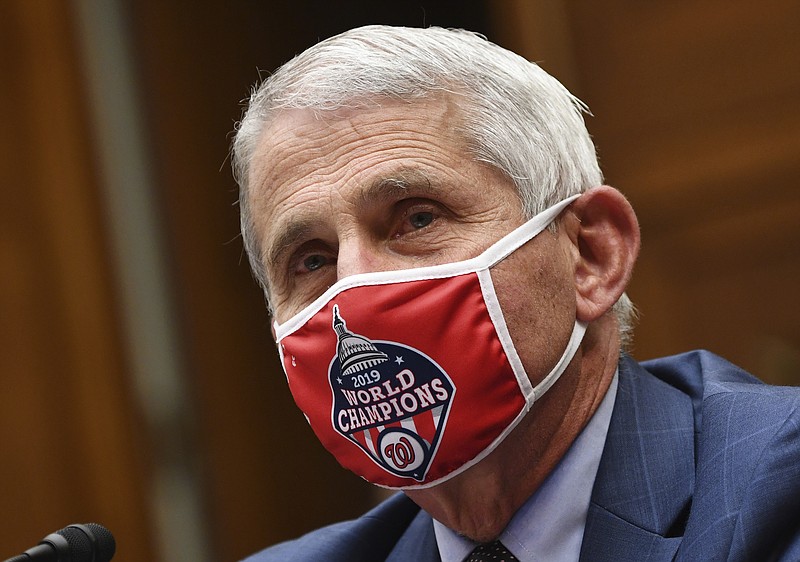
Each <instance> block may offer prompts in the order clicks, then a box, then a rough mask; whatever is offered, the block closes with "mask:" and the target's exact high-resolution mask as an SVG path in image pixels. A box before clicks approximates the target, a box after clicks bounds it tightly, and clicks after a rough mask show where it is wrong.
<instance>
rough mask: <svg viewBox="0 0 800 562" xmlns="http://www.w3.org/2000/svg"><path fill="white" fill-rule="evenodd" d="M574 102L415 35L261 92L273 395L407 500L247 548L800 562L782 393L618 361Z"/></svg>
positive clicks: (348, 53)
mask: <svg viewBox="0 0 800 562" xmlns="http://www.w3.org/2000/svg"><path fill="white" fill-rule="evenodd" d="M583 109H584V107H583V105H582V104H581V102H580V101H579V100H577V99H576V98H574V97H573V96H572V95H571V94H570V93H569V92H568V91H567V90H566V89H565V88H564V87H563V86H562V85H561V84H559V83H558V82H557V81H556V80H555V79H554V78H552V77H551V76H549V75H548V74H546V73H545V72H544V71H542V70H541V69H540V68H539V67H538V66H536V65H535V64H532V63H529V62H527V61H525V60H524V59H522V58H520V57H518V56H517V55H515V54H513V53H510V52H508V51H506V50H504V49H501V48H500V47H497V46H496V45H493V44H491V43H489V42H487V41H485V40H484V39H482V38H480V37H478V36H476V35H474V34H471V33H468V32H464V31H451V30H444V29H437V28H431V29H404V28H390V27H382V26H370V27H365V28H360V29H355V30H352V31H349V32H347V33H344V34H342V35H340V36H337V37H334V38H331V39H328V40H327V41H323V42H322V43H320V44H318V45H316V46H314V47H312V48H310V49H308V50H307V51H306V52H304V53H303V54H301V55H299V56H298V57H296V58H295V59H294V60H292V61H290V62H289V63H287V64H286V65H284V66H283V67H282V68H281V69H279V70H278V71H277V72H276V73H275V74H274V75H272V76H271V77H270V78H268V79H267V80H266V81H265V82H264V83H263V84H262V85H261V86H260V87H259V88H258V89H257V90H256V91H255V93H254V94H253V96H252V98H251V100H250V104H249V108H248V109H247V112H246V114H245V116H244V118H243V119H242V122H241V123H240V126H239V128H238V130H237V135H236V139H235V141H234V147H233V150H234V166H235V171H236V174H237V178H238V180H239V182H240V186H241V196H240V204H241V211H242V231H243V236H244V241H245V244H246V248H247V251H248V254H249V256H250V261H251V264H252V267H253V270H254V272H255V275H256V277H257V278H258V280H259V281H260V282H261V283H262V285H263V287H264V289H265V292H266V294H267V298H268V302H269V304H270V308H271V313H272V315H273V318H274V321H275V325H274V335H275V338H276V341H277V343H278V349H279V352H280V356H281V361H282V363H283V367H284V369H285V371H286V375H287V379H288V382H289V387H290V389H291V392H292V394H293V396H294V398H295V400H296V402H297V404H298V406H299V407H300V408H301V409H302V410H303V412H304V413H305V415H306V417H307V419H308V421H309V423H310V424H311V426H312V428H313V429H314V431H315V433H316V434H317V436H318V437H319V438H320V440H321V441H322V443H323V444H324V445H325V447H326V448H327V449H328V450H329V451H330V452H331V453H332V454H333V455H335V456H336V458H337V459H338V460H339V462H340V463H341V464H342V465H343V466H345V467H347V468H348V469H350V470H352V471H354V472H355V473H356V474H358V475H360V476H362V477H363V478H365V479H367V480H369V481H370V482H373V483H375V484H377V485H379V486H383V487H386V488H391V489H399V490H402V491H403V493H402V494H397V495H395V496H393V497H392V498H390V499H389V500H388V501H386V502H384V503H383V504H382V505H380V506H378V507H377V508H376V509H374V510H373V511H371V512H370V513H368V514H366V515H365V516H363V517H362V518H360V519H358V520H356V521H352V522H348V523H342V524H339V525H335V526H332V527H328V528H325V529H321V530H319V531H317V532H314V533H311V534H309V535H307V536H305V537H302V538H300V539H297V540H295V541H291V542H288V543H284V544H281V545H278V546H275V547H273V548H270V549H267V550H265V551H263V552H261V553H259V554H256V555H255V556H253V557H252V558H251V559H249V560H251V561H253V562H258V561H265V560H281V561H285V560H326V561H329V560H342V561H344V560H347V561H353V560H409V561H426V560H431V561H432V560H444V561H459V562H460V561H462V560H548V561H550V560H578V559H580V560H615V561H617V560H674V559H678V560H761V559H781V560H784V559H785V560H798V559H800V538H799V537H798V530H799V529H798V524H799V523H800V439H798V437H799V436H800V414H798V412H797V409H798V406H800V392H798V391H797V390H794V389H785V388H784V389H778V388H774V387H769V386H766V385H762V384H760V383H759V382H758V381H757V380H755V379H754V378H752V377H751V376H750V375H748V374H746V373H744V372H743V371H741V370H739V369H737V368H736V367H734V366H733V365H731V364H729V363H727V362H725V361H724V360H722V359H720V358H718V357H715V356H713V355H711V354H709V353H705V352H695V353H690V354H686V355H683V356H679V357H673V358H667V359H660V360H657V361H652V362H649V363H645V364H642V365H639V364H637V363H636V362H634V361H633V360H632V359H630V358H629V357H627V356H625V355H624V353H622V352H621V350H623V349H624V345H625V341H626V339H627V338H628V337H629V334H630V329H631V320H632V318H631V317H632V305H631V304H630V301H629V300H628V298H627V297H626V295H625V292H624V291H625V288H626V285H627V284H628V281H629V279H630V276H631V272H632V269H633V265H634V261H635V259H636V256H637V252H638V250H639V230H638V225H637V221H636V216H635V214H634V211H633V209H632V208H631V206H630V204H629V203H628V201H627V200H626V199H625V198H624V197H623V196H622V195H621V194H620V193H619V192H618V191H616V190H615V189H613V188H611V187H608V186H605V185H603V181H602V176H601V173H600V170H599V167H598V164H597V159H596V156H595V150H594V146H593V144H592V141H591V139H590V137H589V134H588V133H587V131H586V128H585V125H584V122H583V117H582V111H583ZM420 508H421V509H420Z"/></svg>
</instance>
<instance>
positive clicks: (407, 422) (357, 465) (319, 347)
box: [275, 196, 585, 489]
mask: <svg viewBox="0 0 800 562" xmlns="http://www.w3.org/2000/svg"><path fill="white" fill-rule="evenodd" d="M576 198H577V196H574V197H571V198H569V199H566V200H564V201H561V202H560V203H558V204H556V205H554V206H553V207H550V208H549V209H547V210H545V211H544V212H542V213H540V214H538V215H536V216H535V217H534V218H532V219H531V220H529V221H528V222H526V223H525V224H523V225H522V226H520V227H519V228H517V229H516V230H514V231H513V232H511V233H510V234H508V235H507V236H505V237H503V238H502V239H501V240H500V241H498V242H497V243H495V244H493V245H492V246H491V247H490V248H489V249H487V250H486V251H485V252H483V253H482V254H480V255H479V256H478V257H476V258H473V259H470V260H466V261H461V262H456V263H449V264H444V265H437V266H432V267H423V268H417V269H408V270H401V271H386V272H375V273H365V274H358V275H353V276H351V277H347V278H345V279H341V280H340V281H339V282H337V283H336V284H335V285H333V286H332V287H331V288H330V289H328V290H327V291H326V292H325V293H324V294H323V295H322V296H320V297H319V298H318V299H316V300H315V301H314V302H313V303H312V304H311V305H309V306H308V307H307V308H306V309H304V310H303V311H302V312H300V313H299V314H297V315H296V316H294V317H293V318H291V319H290V320H289V321H287V322H286V323H284V324H280V325H278V324H276V325H275V333H276V339H277V341H278V348H279V351H280V355H281V362H282V364H283V368H284V370H285V372H286V377H287V379H288V382H289V388H290V389H291V392H292V395H293V396H294V399H295V402H297V405H298V406H299V407H300V409H301V410H302V411H303V413H304V414H305V416H306V419H307V420H308V422H309V423H310V424H311V427H312V428H313V430H314V432H315V433H316V435H317V437H318V438H319V439H320V441H321V442H322V444H323V445H324V446H325V448H327V449H328V450H329V451H330V452H331V453H332V454H333V455H334V456H335V457H336V459H337V460H338V461H339V463H341V464H342V466H344V467H345V468H348V469H349V470H351V471H353V472H355V473H356V474H358V475H359V476H361V477H363V478H364V479H366V480H368V481H369V482H372V483H374V484H377V485H379V486H383V487H387V488H400V489H412V488H427V487H430V486H433V485H436V484H438V483H440V482H442V481H444V480H446V479H449V478H452V477H453V476H456V475H457V474H460V473H461V472H463V471H464V470H466V469H467V468H469V467H470V466H472V465H474V464H475V463H477V462H479V461H480V460H481V459H483V458H484V457H485V456H486V455H488V454H489V453H490V452H491V451H493V450H494V449H495V448H496V447H497V445H498V444H500V442H501V441H502V440H503V439H504V438H505V437H506V436H507V435H508V434H509V433H510V432H511V430H512V429H514V427H515V426H516V425H517V424H518V423H519V422H520V420H521V419H522V418H523V417H524V416H525V414H526V413H527V412H528V411H529V410H530V408H531V406H533V403H534V402H535V401H536V400H537V399H538V398H539V397H541V396H542V395H543V394H544V393H545V392H546V391H547V390H548V389H549V388H550V387H551V386H552V385H553V383H555V382H556V380H557V379H558V377H559V376H560V375H561V374H562V373H563V372H564V370H565V369H566V367H567V365H568V364H569V362H570V361H571V360H572V358H573V356H574V355H575V352H576V351H577V349H578V346H579V345H580V342H581V339H582V338H583V333H584V330H585V325H584V324H582V323H580V322H577V321H576V323H575V327H574V329H573V332H572V335H571V337H570V340H569V342H568V344H567V347H566V349H565V351H564V354H563V355H562V357H561V359H560V360H559V361H558V363H557V364H556V365H555V366H554V367H553V369H552V370H551V371H550V373H549V374H548V375H547V376H546V377H544V379H542V381H541V382H540V383H539V384H537V385H536V386H535V387H534V386H532V385H531V383H530V381H529V379H528V377H527V375H526V373H525V369H524V367H523V366H522V362H521V361H520V359H519V356H518V355H517V352H516V350H515V349H514V344H513V342H512V341H511V336H510V335H509V332H508V328H507V327H506V323H505V320H504V318H503V312H502V310H501V309H500V304H499V302H498V299H497V295H496V294H495V291H494V286H493V284H492V277H491V273H490V268H491V267H492V266H493V265H495V264H497V263H498V262H499V261H501V260H503V259H504V258H505V257H507V256H508V255H509V254H511V253H512V252H514V251H515V250H516V249H517V248H519V247H520V246H522V245H523V244H525V243H526V242H528V241H529V240H531V239H532V238H533V237H534V236H536V235H537V234H539V233H540V232H541V231H542V230H544V229H545V228H546V227H547V225H549V224H550V223H551V222H552V221H553V220H554V219H555V218H556V217H557V216H558V215H559V214H560V213H561V211H562V210H564V209H565V208H566V207H567V205H569V203H571V202H572V201H573V200H574V199H576Z"/></svg>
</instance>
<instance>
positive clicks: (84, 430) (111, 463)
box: [0, 0, 152, 560]
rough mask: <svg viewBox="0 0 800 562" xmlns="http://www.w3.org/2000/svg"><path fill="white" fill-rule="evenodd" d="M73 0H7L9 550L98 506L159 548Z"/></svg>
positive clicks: (4, 147) (147, 555)
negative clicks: (73, 27) (85, 98)
mask: <svg viewBox="0 0 800 562" xmlns="http://www.w3.org/2000/svg"><path fill="white" fill-rule="evenodd" d="M67 8H68V4H66V3H56V2H52V3H51V2H27V1H24V0H18V1H8V2H2V3H0V75H2V77H3V78H2V80H3V83H2V87H1V88H0V111H1V112H2V118H0V120H1V121H2V127H0V372H2V382H3V390H2V392H0V458H2V459H3V462H2V463H0V497H2V513H0V522H2V524H0V547H2V552H0V558H6V557H7V556H12V555H13V554H16V553H18V552H19V551H21V550H23V549H25V548H28V547H30V546H32V545H33V544H35V543H36V542H38V541H39V540H40V539H41V538H42V536H44V535H45V534H47V533H49V532H53V531H56V530H58V529H60V528H62V527H64V526H66V525H68V524H70V523H82V522H87V521H92V520H98V521H99V522H101V523H103V524H105V525H106V526H108V527H110V528H111V529H113V530H114V531H115V534H116V535H117V538H118V541H119V542H120V544H121V545H124V547H125V550H126V552H127V553H128V554H127V555H126V556H127V557H128V558H127V559H128V560H147V559H152V558H151V555H152V550H151V545H152V543H151V541H150V535H149V522H148V520H149V517H148V512H147V508H146V497H147V496H146V492H145V491H146V465H147V460H146V455H145V453H144V449H143V447H142V443H141V441H140V439H139V433H138V429H139V427H140V425H139V424H138V423H137V420H138V416H137V415H136V411H135V408H134V406H133V405H132V403H131V400H130V397H129V392H128V386H127V381H126V367H125V357H124V352H123V350H122V349H121V345H120V337H119V329H118V318H117V313H116V302H115V298H114V290H113V272H112V270H111V261H110V259H109V256H108V254H107V248H106V244H105V235H104V225H103V205H102V201H101V200H100V196H99V190H98V186H97V183H96V181H95V176H94V170H93V162H92V154H91V144H90V139H89V135H88V127H87V122H86V113H85V107H84V106H83V98H82V85H81V76H80V74H81V73H80V67H79V65H78V63H77V60H78V58H77V54H76V48H75V42H74V40H73V39H74V38H73V37H72V35H71V27H70V13H69V11H68V10H67Z"/></svg>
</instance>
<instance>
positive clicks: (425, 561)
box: [386, 510, 441, 562]
mask: <svg viewBox="0 0 800 562" xmlns="http://www.w3.org/2000/svg"><path fill="white" fill-rule="evenodd" d="M408 560H414V562H441V559H440V558H439V547H438V546H437V545H436V535H435V533H434V531H433V520H432V519H431V516H430V515H428V514H427V513H425V512H424V511H422V510H420V512H419V513H418V514H417V516H416V517H415V518H414V519H413V521H411V524H410V525H409V526H408V529H406V532H405V533H403V535H402V536H401V537H400V540H398V541H397V544H396V545H395V547H394V548H393V549H392V552H391V553H389V556H388V557H387V558H386V562H407V561H408Z"/></svg>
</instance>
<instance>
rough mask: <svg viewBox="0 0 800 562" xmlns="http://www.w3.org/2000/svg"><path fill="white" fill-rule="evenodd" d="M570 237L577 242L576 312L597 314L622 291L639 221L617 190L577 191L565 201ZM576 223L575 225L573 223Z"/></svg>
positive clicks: (586, 317) (635, 251) (587, 316)
mask: <svg viewBox="0 0 800 562" xmlns="http://www.w3.org/2000/svg"><path fill="white" fill-rule="evenodd" d="M570 210H571V211H572V213H573V214H574V216H575V217H576V218H577V219H578V220H577V221H570V223H571V226H572V228H569V229H568V230H569V231H570V238H571V240H572V242H573V243H574V244H575V246H576V247H577V252H578V261H577V263H576V266H575V292H576V299H577V317H578V320H581V321H583V322H591V321H593V320H596V319H598V318H600V317H601V316H602V315H603V314H605V313H606V312H607V311H608V310H610V309H611V307H612V306H614V303H616V302H617V300H618V299H619V297H620V296H621V295H622V293H623V292H624V291H625V288H626V287H627V286H628V281H630V278H631V274H632V273H633V265H634V263H635V262H636V257H637V256H638V255H639V222H638V221H637V220H636V214H635V213H634V211H633V207H631V204H630V203H628V200H627V199H625V196H624V195H622V194H621V193H620V192H619V191H617V190H616V189H614V188H613V187H608V186H606V185H604V186H600V187H595V188H592V189H590V190H589V191H587V192H586V193H584V194H583V195H581V197H579V198H578V199H576V200H575V202H574V203H573V204H572V205H571V206H570ZM576 223H577V224H576Z"/></svg>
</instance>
